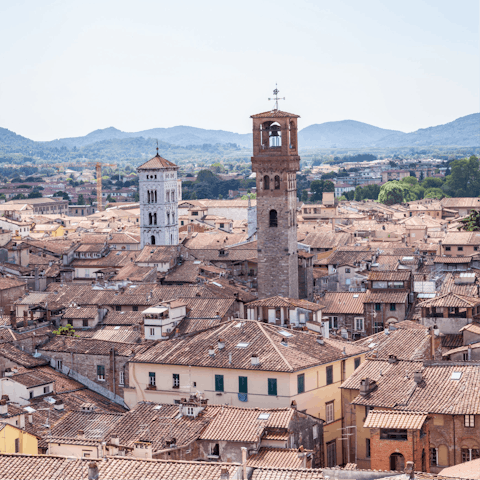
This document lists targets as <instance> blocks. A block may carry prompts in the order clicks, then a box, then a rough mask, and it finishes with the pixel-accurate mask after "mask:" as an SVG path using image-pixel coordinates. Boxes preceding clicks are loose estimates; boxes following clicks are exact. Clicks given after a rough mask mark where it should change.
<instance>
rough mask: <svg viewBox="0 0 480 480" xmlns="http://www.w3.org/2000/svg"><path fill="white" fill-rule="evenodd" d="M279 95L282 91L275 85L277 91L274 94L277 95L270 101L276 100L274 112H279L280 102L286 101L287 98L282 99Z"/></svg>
mask: <svg viewBox="0 0 480 480" xmlns="http://www.w3.org/2000/svg"><path fill="white" fill-rule="evenodd" d="M279 93H280V90H279V89H278V88H277V84H275V90H274V91H273V94H274V95H275V97H273V98H269V100H275V108H274V110H278V101H279V100H285V97H283V98H280V97H279V96H278V94H279Z"/></svg>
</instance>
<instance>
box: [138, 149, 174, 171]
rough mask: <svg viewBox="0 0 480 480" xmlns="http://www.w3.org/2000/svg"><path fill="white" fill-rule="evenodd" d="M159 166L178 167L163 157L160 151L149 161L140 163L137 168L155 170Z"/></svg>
mask: <svg viewBox="0 0 480 480" xmlns="http://www.w3.org/2000/svg"><path fill="white" fill-rule="evenodd" d="M158 168H177V169H178V167H177V166H176V165H175V164H174V163H172V162H170V161H169V160H167V159H165V158H162V157H161V156H160V155H159V154H158V153H157V154H156V155H155V156H154V157H153V158H151V159H150V160H149V161H148V162H145V163H144V164H143V165H140V166H139V167H138V168H137V170H155V169H158Z"/></svg>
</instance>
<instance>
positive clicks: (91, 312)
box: [62, 307, 98, 319]
mask: <svg viewBox="0 0 480 480" xmlns="http://www.w3.org/2000/svg"><path fill="white" fill-rule="evenodd" d="M97 315H98V308H95V307H70V308H67V309H66V310H65V313H64V314H63V315H62V318H67V319H70V318H71V319H74V318H95V317H96V316H97Z"/></svg>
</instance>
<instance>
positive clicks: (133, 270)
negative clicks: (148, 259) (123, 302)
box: [113, 263, 156, 283]
mask: <svg viewBox="0 0 480 480" xmlns="http://www.w3.org/2000/svg"><path fill="white" fill-rule="evenodd" d="M154 269H155V267H154V266H147V267H141V266H139V265H136V264H134V263H129V264H127V265H125V266H124V267H122V268H121V269H120V270H119V271H118V273H117V274H116V275H115V277H114V278H113V281H121V280H127V279H128V280H130V281H131V282H133V283H135V282H143V281H145V280H147V281H148V279H150V277H151V275H152V272H153V270H154ZM155 278H156V270H155Z"/></svg>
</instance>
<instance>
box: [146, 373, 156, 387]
mask: <svg viewBox="0 0 480 480" xmlns="http://www.w3.org/2000/svg"><path fill="white" fill-rule="evenodd" d="M148 385H150V386H151V387H155V385H157V376H156V373H155V372H148Z"/></svg>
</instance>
